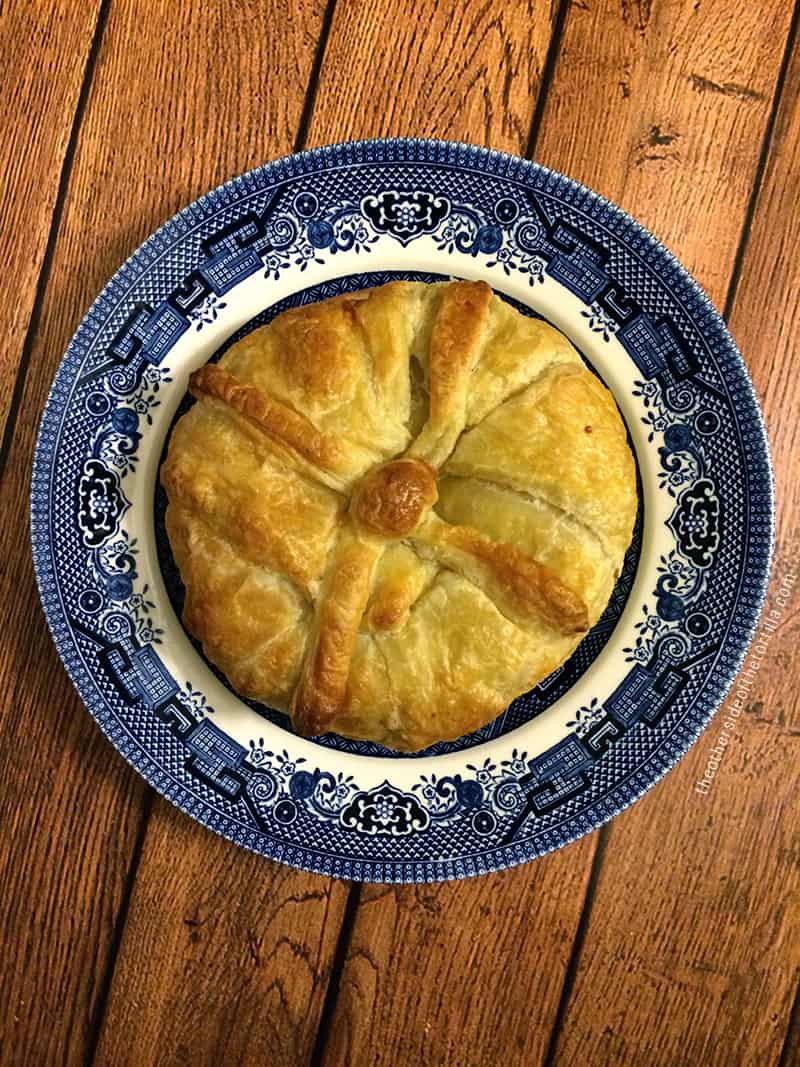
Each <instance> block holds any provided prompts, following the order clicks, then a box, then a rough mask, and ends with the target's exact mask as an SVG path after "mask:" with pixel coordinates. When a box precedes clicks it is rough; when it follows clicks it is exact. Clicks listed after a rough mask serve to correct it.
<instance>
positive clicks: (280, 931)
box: [0, 0, 800, 1067]
mask: <svg viewBox="0 0 800 1067" xmlns="http://www.w3.org/2000/svg"><path fill="white" fill-rule="evenodd" d="M792 6H793V5H792V3H790V2H789V0H751V2H749V3H739V2H737V0H572V2H560V0H552V2H549V0H503V2H501V0H461V2H446V0H439V2H438V3H437V2H436V0H413V2H412V0H329V2H328V3H327V5H326V3H325V2H324V0H294V3H290V2H286V0H263V2H261V3H258V2H255V0H252V2H248V0H227V2H224V3H223V2H218V0H204V2H202V3H200V2H199V0H185V2H184V3H182V4H170V3H167V2H166V0H139V2H136V0H83V2H69V3H68V2H66V0H60V2H59V0H34V2H27V3H26V2H23V0H6V2H5V3H0V57H1V58H0V82H1V83H2V94H1V96H0V109H2V112H1V114H0V122H2V127H1V128H2V136H0V183H2V198H1V199H0V218H2V225H1V226H0V263H2V265H3V270H4V276H5V279H6V284H5V287H4V292H3V300H2V302H0V331H1V332H2V336H3V337H4V339H5V340H4V342H3V346H2V356H1V357H0V432H2V433H3V437H2V451H1V452H0V468H1V469H2V484H1V486H0V515H2V523H1V524H0V537H1V538H2V548H0V560H2V565H1V566H0V612H2V626H0V634H2V640H1V641H0V689H1V692H2V696H1V697H0V834H1V835H2V836H1V837H0V1064H2V1065H3V1067H7V1065H18V1064H19V1065H24V1067H37V1065H40V1064H41V1065H47V1067H50V1065H56V1067H58V1065H62V1064H67V1065H72V1064H83V1063H86V1064H90V1063H92V1064H103V1065H112V1067H117V1065H127V1064H130V1065H134V1067H147V1065H151V1064H158V1065H159V1067H161V1065H168V1064H191V1065H204V1064H214V1065H216V1064H250V1063H253V1064H269V1065H274V1067H279V1065H282V1064H290V1065H296V1064H306V1063H313V1064H356V1065H361V1064H365V1065H370V1067H372V1065H396V1064H413V1065H418V1064H419V1065H422V1064H433V1065H438V1064H444V1065H448V1067H449V1065H456V1067H461V1065H473V1064H474V1065H479V1064H480V1065H494V1064H512V1065H516V1064H521V1065H525V1067H534V1065H537V1064H546V1065H551V1064H559V1065H560V1064H564V1065H577V1067H583V1065H595V1064H612V1065H617V1064H621V1065H627V1064H632V1065H642V1067H644V1065H647V1067H652V1065H669V1067H675V1065H684V1064H685V1065H691V1067H706V1065H709V1064H710V1065H716V1064H720V1065H724V1067H728V1065H735V1064H744V1065H747V1067H750V1065H753V1067H768V1065H773V1064H781V1065H783V1067H788V1065H790V1064H798V1063H800V1012H799V1011H798V964H799V963H800V876H799V875H798V866H799V864H800V838H799V837H798V817H797V806H796V790H797V785H798V770H797V768H798V763H799V762H800V700H798V689H799V688H800V686H798V682H799V681H800V676H799V675H798V668H797V659H796V649H797V645H798V636H799V635H800V620H799V619H798V606H799V605H800V583H797V584H796V585H795V586H794V589H793V592H792V593H791V595H790V596H789V598H788V607H786V608H785V609H784V610H783V611H782V614H781V623H780V626H779V628H778V630H777V632H776V633H775V635H774V637H773V639H772V641H771V642H770V645H769V651H768V654H767V656H766V658H765V661H764V663H763V665H762V667H761V670H760V672H759V674H758V679H757V683H756V684H755V685H754V687H753V692H752V700H751V701H750V702H749V704H748V706H747V708H746V712H745V714H743V715H742V716H741V718H740V719H739V725H738V727H737V730H736V732H735V735H734V737H733V739H732V741H731V744H730V745H729V748H728V751H727V754H726V756H725V759H724V762H723V765H722V766H721V767H720V770H719V771H718V773H717V775H716V778H715V780H714V786H713V788H712V789H711V790H710V792H709V793H708V795H706V796H700V795H699V794H698V793H697V792H695V791H693V786H694V783H695V781H696V780H697V779H698V778H700V777H701V776H702V773H703V769H704V767H705V765H706V763H707V760H708V754H709V751H710V749H711V748H712V747H713V746H714V744H715V741H716V738H717V736H718V733H719V728H716V729H715V727H714V726H713V725H712V727H711V728H710V729H709V730H708V731H707V733H706V734H705V735H704V736H703V738H702V739H701V740H700V741H699V742H698V743H697V744H696V745H695V747H694V748H693V749H692V750H691V752H690V753H689V754H688V756H687V757H686V758H685V759H684V760H683V761H682V762H681V764H680V765H679V766H678V768H677V769H675V770H674V771H673V772H672V773H671V774H669V775H668V777H667V778H666V779H665V780H664V781H662V782H661V783H660V784H659V785H658V786H657V787H656V788H655V789H653V790H652V791H651V792H650V793H649V794H648V795H647V796H646V797H645V798H644V799H643V800H642V801H640V802H639V803H638V804H636V805H635V806H634V807H633V808H631V809H630V810H628V811H627V812H625V813H624V814H623V815H621V816H620V817H619V818H618V819H616V820H615V821H614V822H613V823H611V824H610V825H608V826H606V827H604V828H603V829H602V830H600V831H599V832H598V833H595V834H592V835H591V836H589V837H585V838H583V839H582V840H580V841H577V842H576V843H575V844H573V845H571V846H570V847H569V848H566V849H564V850H562V851H560V852H558V853H556V854H553V855H550V856H548V857H546V858H545V859H543V860H539V861H538V862H535V863H532V864H529V865H527V866H524V867H521V868H518V869H516V870H512V871H507V872H505V873H503V874H496V875H492V876H490V877H485V878H481V879H478V880H472V881H467V882H465V883H460V884H444V885H432V886H419V887H403V888H393V887H386V886H363V887H362V886H358V885H348V884H346V883H342V882H334V881H330V880H327V879H324V878H321V877H317V876H313V875H308V874H304V873H301V872H298V871H294V870H291V869H288V868H285V867H281V866H277V865H275V864H272V863H269V862H266V861H264V860H261V859H259V858H258V857H256V856H254V855H251V854H249V853H246V852H244V851H240V850H238V849H237V848H235V847H234V846H233V845H230V844H228V843H227V842H226V841H223V840H221V839H219V838H217V837H215V836H214V835H212V834H210V833H209V832H207V831H206V830H204V829H203V828H202V827H200V826H198V825H196V824H195V823H193V822H192V821H190V820H189V819H188V818H186V817H184V816H183V815H181V814H179V813H178V812H177V811H176V810H175V809H173V808H172V807H171V806H170V805H169V804H168V803H167V802H165V801H164V800H162V799H161V798H159V797H158V796H155V795H154V794H153V792H152V791H151V790H150V789H148V788H147V787H146V786H145V784H144V783H143V782H142V781H141V779H139V778H138V777H137V776H136V775H135V774H134V773H133V771H132V770H131V769H130V768H129V767H128V766H127V764H125V763H124V762H123V760H122V759H121V758H119V757H118V756H117V755H116V753H115V752H114V750H113V749H112V748H111V746H110V745H109V744H108V743H107V742H106V741H105V740H104V739H103V738H102V737H101V735H100V732H99V730H98V729H97V728H96V727H95V725H94V723H93V722H92V720H91V719H90V717H89V715H88V714H87V713H86V712H85V711H84V709H83V708H82V706H81V704H80V702H79V700H78V699H77V697H76V694H75V692H74V691H73V689H72V686H71V685H70V683H69V681H68V679H67V677H66V675H65V673H64V671H63V669H62V667H61V664H60V662H59V660H58V658H57V656H56V654H55V651H54V649H53V646H52V644H51V641H50V638H49V636H48V633H47V630H46V627H45V623H44V618H43V615H42V612H41V610H40V608H39V604H38V599H37V595H36V591H35V588H34V582H33V573H32V566H31V560H30V553H29V547H28V534H27V491H28V483H29V477H30V464H31V454H32V448H33V441H34V436H35V433H36V427H37V423H38V420H39V416H40V414H41V410H42V405H43V403H44V398H45V396H46V393H47V390H48V386H49V383H50V381H51V379H52V376H53V374H54V371H55V368H56V366H57V364H58V362H59V359H60V358H61V354H62V352H63V350H64V348H65V346H66V344H67V342H68V340H69V338H70V335H71V334H72V332H73V330H74V329H75V327H76V325H77V323H78V321H79V319H80V318H81V316H82V314H83V312H84V310H85V308H86V307H87V305H88V304H89V302H90V301H91V299H92V298H93V297H94V296H95V294H96V293H97V292H98V291H99V289H100V288H101V287H102V285H103V283H104V282H105V280H106V278H107V277H108V276H109V275H110V274H111V273H112V272H113V271H114V269H115V268H116V267H117V266H118V264H119V263H120V262H121V261H122V260H123V259H124V258H125V257H126V256H127V255H128V254H129V253H130V252H131V251H132V250H133V249H134V248H135V247H136V246H137V245H138V244H139V242H140V241H141V240H142V239H143V238H144V237H145V236H146V235H147V234H148V233H149V232H150V231H151V230H153V229H154V228H155V226H156V225H157V224H158V223H159V222H161V221H162V220H163V219H164V218H166V217H167V216H169V215H170V214H172V213H173V212H174V211H175V210H176V209H178V208H179V207H180V206H181V205H183V204H186V203H187V202H188V201H190V200H192V199H193V198H194V197H196V196H198V195H199V194H201V193H202V192H204V191H205V190H206V189H208V188H209V187H211V186H213V185H216V184H217V183H219V182H221V181H223V180H224V179H226V178H228V177H230V176H231V175H234V174H236V173H238V172H240V171H243V170H246V169H247V168H249V167H252V166H254V165H255V164H257V163H261V162H263V161H265V160H269V159H271V158H273V157H275V156H278V155H281V154H283V153H287V152H290V151H292V150H293V149H299V148H302V147H303V146H306V145H317V144H322V143H325V142H330V141H338V140H344V139H347V138H356V137H368V136H374V135H386V134H396V133H404V134H415V135H420V136H439V137H446V138H453V139H459V140H466V141H472V142H477V143H481V144H487V145H492V146H494V147H497V148H502V149H506V150H509V151H512V152H517V153H522V154H525V155H527V156H531V157H535V158H536V159H537V160H540V161H541V162H543V163H546V164H548V165H550V166H552V167H555V168H557V169H559V170H562V171H564V172H566V173H567V174H570V175H572V176H573V177H575V178H577V179H580V180H581V181H583V182H586V183H587V184H588V185H590V186H592V187H593V188H594V189H596V190H598V191H599V192H601V193H603V194H604V195H606V196H608V197H610V198H611V199H613V200H615V201H616V202H617V203H619V204H621V205H622V206H623V207H624V208H626V209H627V210H628V211H630V212H632V213H633V214H634V215H636V216H637V217H638V218H639V219H641V220H642V221H643V222H644V223H645V225H647V226H648V227H650V228H651V229H652V230H653V231H654V232H655V233H656V234H657V235H658V236H659V237H660V238H661V239H662V240H663V241H664V242H665V243H666V244H667V245H668V247H670V248H671V249H672V251H674V252H675V253H676V254H677V255H678V256H679V257H680V258H681V259H682V260H683V262H684V263H685V264H686V265H687V266H688V267H689V269H690V270H691V271H692V272H693V273H694V274H695V276H696V277H697V278H698V279H699V280H700V282H701V284H702V285H703V286H704V287H705V288H706V290H707V291H708V293H709V294H710V296H711V298H712V300H714V302H715V303H716V304H717V306H718V307H719V308H721V309H724V313H725V316H726V318H727V319H728V321H729V323H730V326H731V329H732V332H733V334H734V336H735V337H736V339H737V341H738V342H739V345H740V346H741V348H742V351H743V352H744V356H745V359H746V361H747V363H748V365H749V367H750V370H751V373H752V376H753V379H754V382H755V385H756V389H757V391H758V394H759V396H760V398H761V400H762V403H763V406H764V410H765V412H766V416H767V421H768V424H769V429H770V435H771V441H772V449H773V456H774V461H775V477H776V487H777V494H778V501H779V508H778V520H779V525H778V537H777V550H776V557H775V566H774V574H773V582H772V585H771V591H770V601H769V603H774V602H775V601H776V599H777V598H778V597H779V595H780V590H781V586H782V584H783V586H784V587H785V586H786V583H787V582H789V581H790V579H791V575H792V573H794V574H796V573H797V572H798V570H800V508H798V501H799V500H800V490H799V489H798V479H797V478H793V477H792V470H793V467H792V464H793V459H792V456H793V452H794V457H795V458H794V464H795V466H794V471H795V473H798V466H797V451H796V450H797V438H798V430H797V426H798V408H799V407H800V367H799V366H798V360H797V356H796V346H797V343H798V334H799V332H800V203H799V202H798V201H799V199H800V104H798V95H799V94H798V89H800V49H798V48H795V47H794V45H795V36H796V28H797V10H795V12H794V14H793V12H792Z"/></svg>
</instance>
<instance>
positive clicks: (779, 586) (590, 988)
mask: <svg viewBox="0 0 800 1067" xmlns="http://www.w3.org/2000/svg"><path fill="white" fill-rule="evenodd" d="M760 14H761V17H762V18H763V19H764V25H765V26H770V25H772V23H771V17H770V12H769V11H767V10H764V5H760ZM743 16H744V12H743V11H742V10H741V9H737V16H736V20H735V21H736V22H738V21H739V20H740V18H741V17H743ZM755 29H756V27H755V26H754V27H752V31H753V36H752V37H751V38H750V40H751V42H752V41H753V40H761V41H763V42H764V44H765V45H766V43H767V32H766V31H759V33H758V34H756V33H755ZM742 32H743V33H744V32H746V31H745V30H744V29H743V30H742ZM777 37H778V40H777V41H776V44H779V43H780V35H777ZM713 77H714V80H715V81H719V82H725V83H727V82H741V84H746V85H748V86H751V87H753V86H754V87H755V90H756V91H757V92H759V93H760V94H764V95H765V96H767V97H768V96H769V92H768V90H767V89H766V87H765V86H764V85H761V84H758V83H754V82H753V81H751V80H750V79H744V78H742V75H741V74H740V73H739V72H734V71H733V70H727V69H726V70H723V71H721V72H720V71H718V72H716V73H715V74H714V75H713ZM799 94H800V53H798V52H797V51H795V52H794V55H793V57H792V62H791V66H790V69H789V73H788V77H787V80H786V82H785V85H784V87H783V91H782V94H781V106H780V110H779V113H778V117H777V122H776V125H775V129H774V133H773V138H772V144H771V151H770V154H769V157H768V164H767V168H766V171H765V176H764V182H763V186H762V188H761V191H760V195H759V198H758V201H757V208H756V213H755V216H754V220H753V225H752V229H751V232H750V239H749V242H748V245H747V248H746V252H745V255H744V260H743V264H742V270H741V274H740V280H739V285H738V289H737V293H736V297H735V301H734V304H733V313H732V317H731V329H732V332H733V335H734V337H736V339H737V341H738V343H739V345H740V346H741V349H742V351H743V353H744V356H745V359H746V361H747V363H748V364H749V367H750V369H751V373H752V375H753V378H754V382H755V385H756V389H757V392H758V393H759V396H760V397H761V399H762V403H763V407H764V412H765V416H766V419H767V425H768V428H769V432H770V438H771V445H772V452H773V459H774V464H775V479H776V492H777V498H778V501H779V502H780V505H779V511H778V519H779V526H778V532H777V546H776V555H775V563H774V569H773V578H772V583H771V587H770V593H769V597H768V600H767V606H766V608H765V617H766V618H767V619H769V613H770V612H771V611H773V610H774V611H775V612H776V613H777V614H776V616H775V619H774V621H776V622H777V624H778V628H777V630H776V631H775V633H774V635H772V636H768V651H767V653H766V655H765V657H764V660H763V665H762V666H761V667H760V669H759V670H758V673H757V675H756V679H755V680H754V682H753V685H752V689H751V690H750V692H749V693H748V694H747V695H746V696H745V698H744V704H745V708H744V711H743V713H741V714H740V717H739V718H738V719H736V720H735V721H736V725H735V728H734V729H733V730H732V731H731V732H730V734H729V736H730V737H731V741H730V743H729V744H728V746H727V747H726V749H725V756H724V759H723V761H722V764H721V766H720V767H719V770H718V771H717V773H716V775H715V776H714V778H713V786H712V787H711V789H710V791H709V793H708V795H706V796H703V795H700V794H698V793H697V792H696V791H695V790H694V786H695V783H696V782H697V781H698V780H699V779H701V778H703V776H704V775H705V771H706V766H707V764H708V760H709V756H710V754H711V750H712V749H713V748H714V747H715V745H717V743H718V741H719V738H720V735H721V733H722V732H723V730H724V723H725V721H726V711H728V712H730V711H731V710H734V711H735V710H736V707H737V705H735V703H734V702H735V701H736V700H737V697H738V696H739V694H738V693H737V690H736V687H734V689H733V691H732V694H731V696H730V698H729V699H728V701H727V702H726V705H725V707H724V708H723V710H722V711H721V712H720V713H719V714H718V715H717V718H716V719H715V721H714V723H713V724H712V726H711V727H710V728H709V729H708V731H707V732H706V734H705V735H704V736H703V738H702V739H701V740H700V741H699V742H698V744H697V745H696V746H695V747H694V748H693V749H692V751H691V752H690V753H689V754H688V756H687V757H686V758H685V759H684V760H683V761H682V762H681V764H680V765H679V767H678V768H677V769H676V770H675V771H673V772H672V773H671V774H670V775H669V776H668V778H667V779H665V780H664V782H662V783H661V784H660V785H659V786H658V787H657V788H656V789H655V790H654V791H653V792H652V793H651V794H650V795H649V796H648V797H647V798H645V799H644V800H643V801H642V802H640V803H639V804H637V805H636V807H634V808H633V809H631V810H630V811H628V812H626V813H625V814H624V815H622V816H621V817H620V818H619V819H618V820H616V821H615V822H614V823H613V824H612V826H611V830H610V834H609V841H608V848H607V850H606V854H605V862H604V863H603V865H602V867H601V869H600V873H599V878H598V884H597V891H596V894H595V897H594V900H593V904H592V910H591V916H590V920H589V923H588V927H587V933H586V937H585V940H584V943H583V952H582V954H581V957H580V961H579V966H578V970H577V974H576V980H575V985H574V988H573V991H572V996H571V998H570V1001H569V1005H568V1009H567V1012H566V1014H565V1017H564V1024H563V1028H562V1030H561V1034H560V1040H559V1044H558V1046H557V1053H556V1056H555V1061H554V1062H555V1063H557V1064H562V1063H563V1064H565V1065H566V1064H571V1063H583V1062H587V1063H588V1062H591V1063H606V1062H609V1063H614V1064H619V1065H620V1067H624V1065H626V1064H632V1065H633V1064H637V1065H638V1064H641V1063H643V1062H645V1063H648V1064H652V1065H654V1067H658V1065H661V1064H663V1065H672V1064H675V1063H703V1064H714V1065H716V1064H720V1065H727V1064H732V1063H741V1064H756V1063H757V1064H764V1065H765V1067H766V1065H768V1064H777V1063H778V1061H779V1058H780V1056H781V1048H782V1046H783V1042H784V1037H785V1033H786V1029H787V1026H788V1024H789V1018H790V1012H791V1008H792V1001H793V997H794V995H795V990H796V986H797V977H798V973H800V869H799V868H798V862H797V857H798V850H799V849H800V834H799V833H798V825H797V818H796V814H795V812H796V795H797V785H798V776H797V767H798V763H799V762H800V699H799V698H798V693H797V688H796V684H795V681H796V677H797V673H796V651H795V650H796V646H797V642H798V636H800V523H799V520H798V516H800V489H798V486H797V479H796V477H794V476H793V473H794V468H796V463H795V464H794V468H793V462H794V461H793V457H794V456H796V455H797V448H798V443H800V431H799V430H798V427H797V423H796V420H795V419H794V418H792V417H791V415H790V413H792V412H794V411H796V410H797V408H798V404H800V378H799V377H798V359H797V355H796V352H795V350H794V349H795V348H796V343H797V337H798V336H799V335H800V297H799V296H798V293H800V268H798V258H799V256H800V219H798V216H797V211H796V205H797V202H798V198H800V147H799V146H800V104H798V99H800V95H799ZM715 95H719V94H715ZM749 99H752V98H744V97H743V98H742V100H741V104H742V107H743V108H746V107H747V100H749ZM734 158H738V157H734ZM719 221H720V220H719V218H716V219H715V218H713V217H712V216H708V217H707V220H706V226H707V233H708V234H713V240H711V241H709V242H708V243H709V245H712V244H713V245H716V243H717V242H716V236H717V232H718V229H719ZM722 239H723V241H725V240H726V238H725V235H724V234H723V235H722ZM712 273H715V274H716V273H718V271H714V272H712ZM792 575H795V581H794V582H792V581H791V576H792ZM762 632H763V631H762ZM757 662H758V660H757V658H754V657H753V656H751V657H749V659H748V661H747V663H746V664H745V667H747V666H748V665H751V666H753V665H755V664H756V663H757ZM787 1057H788V1058H787ZM793 1057H794V1053H793V1052H792V1050H791V1048H790V1047H789V1046H787V1052H786V1053H785V1054H784V1059H783V1063H785V1064H788V1063H794V1062H797V1061H796V1059H795V1058H793Z"/></svg>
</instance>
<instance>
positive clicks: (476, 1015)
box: [321, 838, 592, 1067]
mask: <svg viewBox="0 0 800 1067" xmlns="http://www.w3.org/2000/svg"><path fill="white" fill-rule="evenodd" d="M591 853H592V842H591V840H590V839H588V838H583V839H582V840H580V841H577V842H575V844H573V845H571V846H570V847H569V848H567V849H566V850H565V851H564V853H563V854H560V855H563V856H564V857H565V858H566V860H567V862H561V860H560V855H559V858H558V859H557V858H556V856H546V857H545V858H544V859H542V860H540V861H539V862H537V863H530V864H527V865H526V866H524V867H521V868H519V869H518V870H513V871H504V872H502V873H500V874H492V875H487V876H486V877H484V878H480V879H478V880H475V881H470V882H466V883H463V882H450V883H444V884H439V885H423V886H403V887H400V888H396V887H388V886H365V887H364V889H363V891H362V895H361V902H360V906H359V908H358V911H357V914H356V920H355V925H354V928H353V932H352V939H351V941H350V944H349V946H348V951H347V957H346V962H345V966H344V970H343V973H342V978H341V982H340V984H339V989H338V998H337V1001H336V1006H335V1014H334V1016H333V1018H332V1019H331V1022H330V1026H329V1027H328V1029H327V1033H326V1035H325V1037H326V1041H325V1048H324V1055H323V1057H322V1061H321V1062H323V1063H325V1064H352V1065H359V1067H360V1065H362V1064H364V1065H370V1067H393V1065H395V1064H418V1063H430V1064H439V1063H441V1064H451V1063H452V1064H458V1065H459V1067H483V1065H485V1064H494V1063H514V1064H515V1063H524V1064H535V1063H540V1062H541V1061H542V1056H543V1054H544V1051H545V1049H546V1048H547V1043H548V1040H549V1038H550V1032H551V1030H552V1026H553V1022H554V1018H555V1012H556V1008H557V1006H558V1002H559V997H560V994H561V987H562V983H563V981H564V972H565V969H566V966H567V961H568V959H569V954H570V948H571V946H572V942H573V939H574V937H575V930H576V928H577V924H578V919H579V916H580V911H581V905H582V903H583V898H584V894H585V891H586V880H587V877H588V870H589V863H590V857H591Z"/></svg>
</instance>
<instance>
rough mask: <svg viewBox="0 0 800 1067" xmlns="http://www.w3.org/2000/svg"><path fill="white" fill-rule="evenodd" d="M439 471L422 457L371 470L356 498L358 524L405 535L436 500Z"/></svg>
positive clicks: (393, 462)
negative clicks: (437, 474)
mask: <svg viewBox="0 0 800 1067" xmlns="http://www.w3.org/2000/svg"><path fill="white" fill-rule="evenodd" d="M437 497H438V494H437V492H436V471H435V470H434V469H433V467H431V466H430V465H429V464H428V463H426V462H425V461H424V460H421V459H412V458H410V457H407V458H405V459H393V460H391V461H390V462H389V463H384V464H382V465H381V466H380V467H376V468H375V470H372V471H370V472H369V474H367V475H366V477H365V478H364V480H363V481H362V482H361V484H360V485H359V487H358V489H357V490H356V492H355V495H354V497H353V504H352V510H353V514H354V516H355V518H356V520H357V521H358V523H359V525H361V526H363V527H365V528H366V529H367V530H370V531H371V532H372V533H377V534H381V535H382V536H383V537H405V536H407V535H408V534H410V533H411V532H412V530H414V529H416V527H417V526H418V525H419V523H420V520H421V519H422V517H423V515H424V514H425V512H426V511H427V510H428V508H430V507H431V506H432V505H433V504H435V503H436V500H437Z"/></svg>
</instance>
